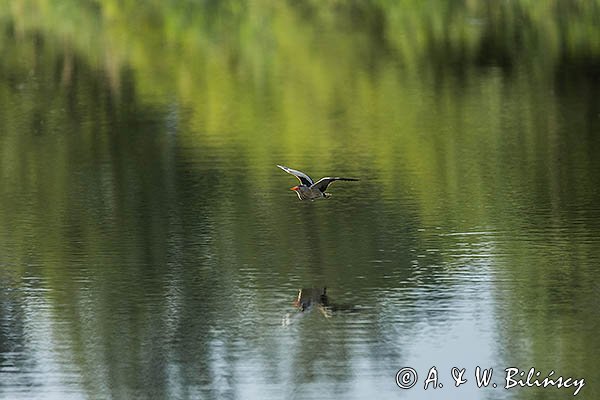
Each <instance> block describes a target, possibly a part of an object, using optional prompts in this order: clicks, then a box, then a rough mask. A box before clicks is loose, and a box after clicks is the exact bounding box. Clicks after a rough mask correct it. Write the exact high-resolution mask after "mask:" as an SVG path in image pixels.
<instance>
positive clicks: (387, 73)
mask: <svg viewBox="0 0 600 400" xmlns="http://www.w3.org/2000/svg"><path fill="white" fill-rule="evenodd" d="M598 8H599V3H598V2H597V1H588V2H563V1H560V2H559V1H552V2H527V1H514V2H503V3H501V4H495V3H490V2H412V1H404V2H400V3H394V4H392V3H391V2H389V3H388V2H383V1H381V2H365V3H356V2H350V3H342V2H326V3H322V2H304V3H302V4H295V3H292V2H288V3H285V2H284V3H275V4H272V3H270V2H261V1H257V2H248V3H246V2H208V3H206V4H204V5H203V6H199V5H195V4H194V3H191V2H147V3H144V6H143V7H141V6H140V3H139V2H113V1H103V2H69V1H61V2H53V1H44V2H42V1H39V2H35V1H31V2H28V1H11V2H3V3H2V7H0V10H2V11H0V21H1V32H2V36H1V38H2V39H1V40H0V46H1V47H0V48H1V51H2V54H3V55H4V56H3V62H2V66H1V67H0V68H1V70H0V71H1V79H2V84H1V85H0V100H1V104H2V106H1V107H0V130H1V132H2V134H1V136H0V147H1V151H2V157H1V160H0V166H1V173H2V182H3V184H2V186H1V188H0V196H1V197H0V202H1V203H0V218H1V219H2V220H1V223H2V225H3V227H4V228H3V230H2V244H1V245H0V246H1V247H0V248H1V249H2V251H1V255H0V256H1V257H2V258H1V259H0V262H1V263H2V266H3V268H2V273H1V274H2V282H3V287H2V289H7V290H6V291H4V290H3V293H8V294H3V296H4V297H3V298H2V306H3V308H2V318H3V321H8V322H3V327H5V326H8V327H9V329H4V328H3V330H2V333H1V335H2V336H0V341H1V345H2V350H3V351H2V354H3V357H5V358H7V360H6V359H5V360H3V361H5V362H11V363H15V364H17V365H18V366H20V368H22V369H31V368H33V367H31V366H30V365H29V364H28V363H35V360H36V357H37V356H36V355H35V354H33V355H27V356H23V357H22V358H19V357H20V356H14V355H10V354H19V352H27V351H32V352H33V350H28V349H31V348H34V349H35V348H36V347H35V345H34V344H35V343H34V342H35V338H33V339H32V338H28V337H27V334H26V333H25V332H24V331H25V330H26V329H25V328H24V326H31V324H32V322H31V321H28V319H27V317H28V316H29V315H30V313H31V310H29V309H28V308H27V307H28V304H38V303H37V302H41V303H40V304H42V305H43V304H46V303H44V301H45V302H47V304H48V307H49V309H50V310H51V313H52V315H54V318H55V319H56V320H57V321H59V322H61V321H65V322H66V324H65V325H66V328H59V327H55V328H54V329H55V330H56V331H58V332H61V333H62V334H67V335H68V337H67V339H56V340H57V341H58V342H59V343H60V344H63V345H64V347H65V348H66V349H67V350H65V351H64V352H62V353H61V357H65V358H67V359H70V360H71V361H74V363H75V366H74V367H73V370H74V371H75V373H76V374H77V373H78V372H80V371H83V372H82V373H81V377H80V378H78V379H79V380H76V383H77V384H79V385H81V386H82V387H83V388H84V390H85V391H86V392H87V393H89V394H90V395H91V396H93V395H94V394H96V393H101V394H106V393H107V392H108V393H111V394H112V395H114V396H115V397H128V396H131V395H133V394H135V393H142V394H146V395H151V394H153V393H158V394H157V395H158V396H163V397H166V396H168V395H170V394H171V395H172V394H173V393H174V392H175V393H179V394H181V395H182V396H183V397H185V396H186V395H187V396H190V397H191V396H193V394H194V392H193V391H194V390H198V391H199V392H200V393H204V394H206V393H205V392H207V393H208V394H207V396H214V397H218V396H219V395H229V396H236V395H239V393H236V390H239V389H236V381H242V382H246V383H247V381H243V379H240V378H239V377H237V376H234V375H233V373H231V372H227V368H222V367H220V365H226V366H228V367H233V366H236V365H238V366H240V367H239V368H240V369H243V368H245V364H243V360H241V356H240V354H243V349H244V348H246V347H248V348H251V349H257V350H256V351H257V352H258V353H261V354H262V355H263V356H260V355H259V356H255V358H256V360H257V361H256V362H257V364H258V366H259V367H257V369H263V370H264V371H266V372H264V375H261V376H260V377H258V378H257V379H265V380H267V381H272V382H274V381H286V379H288V378H287V377H286V376H285V374H284V373H282V372H281V371H280V370H279V367H280V366H281V365H284V364H285V362H286V360H285V359H282V358H281V353H282V352H285V349H284V350H281V349H280V347H283V346H284V345H282V342H281V339H279V338H278V337H277V334H270V333H269V332H271V330H272V329H273V326H272V323H271V322H268V323H266V328H265V326H264V325H262V324H263V323H265V321H271V319H269V318H270V316H269V315H268V314H269V313H274V312H278V311H276V310H279V307H281V304H288V303H289V302H291V298H288V297H287V296H289V294H290V293H291V294H292V295H293V293H294V289H295V288H296V287H297V286H299V285H305V284H310V285H314V286H318V285H320V284H322V283H323V282H328V283H331V282H333V283H334V285H335V286H336V287H337V288H338V293H337V295H338V297H340V298H341V299H342V300H346V301H350V302H357V303H359V305H361V306H363V308H366V309H368V310H369V311H368V313H367V314H368V315H367V316H361V317H360V321H362V322H364V326H363V325H360V326H359V327H357V326H353V325H350V326H347V325H344V324H341V323H340V325H341V326H339V327H337V328H336V326H335V325H334V327H333V328H332V327H330V328H328V329H329V330H327V332H328V333H330V334H331V335H325V338H324V339H323V340H321V341H318V342H315V341H314V340H312V339H311V338H312V337H313V336H312V335H313V334H314V333H312V332H310V328H311V327H313V326H314V324H316V322H314V321H313V322H312V324H313V325H311V323H307V324H304V325H301V327H300V328H298V329H299V330H306V331H307V332H301V333H300V334H299V335H298V336H299V339H298V342H299V343H300V344H299V345H298V348H299V349H298V348H296V347H293V348H292V349H291V350H289V351H290V352H291V353H293V354H294V359H293V370H294V371H298V373H299V375H300V378H299V382H301V383H306V382H312V381H314V380H316V379H317V378H316V377H315V368H316V367H318V366H319V365H321V369H318V368H317V370H318V371H320V372H322V371H323V370H327V371H328V372H329V373H330V376H329V381H332V382H347V381H348V380H351V379H355V378H357V377H356V376H353V375H352V372H348V371H346V372H344V370H343V367H344V366H346V365H345V364H344V363H346V364H349V363H350V362H351V360H353V353H352V351H353V349H354V348H353V345H352V343H353V341H363V342H366V343H369V344H368V345H367V346H372V347H370V348H371V349H372V350H374V351H373V358H374V359H375V360H376V361H381V362H382V364H384V365H385V366H386V368H387V370H388V371H394V369H395V368H397V367H398V366H399V365H398V363H399V360H401V359H402V358H403V357H405V355H404V354H403V352H402V351H403V349H402V348H398V347H393V346H391V347H390V345H389V343H393V340H394V339H395V338H394V335H398V333H399V332H400V333H403V334H406V335H407V336H410V335H416V334H418V328H416V327H414V326H412V325H410V326H409V327H406V326H405V325H403V324H401V323H398V322H394V318H398V315H396V314H395V313H392V312H386V311H385V310H383V308H384V307H383V306H382V305H381V303H379V299H374V298H373V297H374V296H373V294H372V293H379V294H380V295H381V296H382V297H384V298H385V296H387V295H389V298H394V297H393V296H392V295H396V296H398V297H401V296H399V295H398V293H397V291H398V290H399V288H402V289H403V290H410V289H412V290H414V291H416V293H417V294H416V295H413V297H411V296H410V295H408V300H407V302H408V303H412V305H413V306H414V304H418V302H419V300H422V298H423V297H425V298H427V296H428V293H427V292H426V291H423V292H419V290H424V289H421V288H422V287H432V288H436V290H437V291H438V292H436V293H439V296H440V298H442V300H447V301H450V300H452V299H455V298H456V296H457V294H456V293H455V292H456V291H457V290H458V289H460V288H461V285H460V283H464V281H468V280H469V279H473V278H474V277H476V276H477V275H478V274H477V271H480V270H475V271H474V272H473V271H471V272H469V270H468V268H467V271H465V270H464V269H465V267H470V266H481V269H482V270H485V271H488V272H489V273H490V275H491V277H490V278H489V279H490V280H492V281H493V282H494V285H493V286H492V287H493V289H492V296H493V297H494V301H493V305H494V307H493V308H494V310H495V314H494V316H495V321H494V322H495V324H497V330H498V332H499V334H498V335H499V342H500V345H499V346H498V347H499V348H500V350H499V353H500V354H498V356H497V359H498V360H501V361H498V362H499V363H500V362H505V363H506V364H507V365H506V366H508V364H513V363H514V364H519V366H521V367H522V368H527V367H528V366H529V363H535V364H536V366H537V367H538V368H545V369H550V368H556V369H557V370H559V369H560V371H561V372H562V373H565V374H573V375H578V376H584V377H585V378H586V379H588V381H589V386H587V387H586V388H585V389H584V390H585V391H586V392H587V395H589V396H590V397H594V394H597V393H598V391H597V390H598V389H597V388H595V386H597V384H598V382H599V381H600V380H599V379H598V373H597V372H596V371H595V370H594V369H593V368H595V367H596V360H597V359H598V354H599V351H600V350H599V348H598V342H597V340H596V339H595V337H596V332H597V331H598V328H599V326H598V325H599V324H600V317H599V315H598V311H597V309H596V305H595V303H596V299H597V298H598V293H599V289H598V284H597V283H596V282H597V279H598V272H597V265H598V261H599V258H600V257H599V254H598V248H599V246H598V237H599V234H598V233H599V227H598V220H599V219H598V216H599V209H598V204H599V201H598V200H599V199H598V197H599V196H598V191H597V189H596V188H597V187H599V185H598V184H599V182H598V179H599V176H600V174H599V172H600V165H599V161H598V158H597V156H596V155H597V154H599V151H598V150H599V142H598V135H597V132H598V131H599V126H598V121H599V117H598V115H599V112H600V107H599V105H598V98H600V96H599V93H598V92H599V90H598V88H599V84H598V68H599V67H598V66H599V65H600V64H599V62H600V61H599V57H600V39H599V38H600V32H599V29H600V28H599V27H600V24H598V20H599V15H600V14H599V10H598ZM275 163H284V164H287V165H290V166H292V167H297V168H304V166H310V170H309V169H307V172H309V173H311V174H315V176H316V175H318V174H319V173H321V174H327V173H338V171H339V172H343V173H345V174H347V175H351V176H352V175H357V176H364V177H372V181H368V180H363V181H364V182H363V183H362V186H361V188H363V190H364V192H363V193H359V194H358V195H355V196H353V192H352V190H351V189H350V188H349V187H344V186H342V185H339V186H336V187H335V191H334V193H335V195H336V197H334V201H335V202H329V203H323V204H319V206H318V207H312V206H311V205H306V204H296V203H294V202H287V200H288V197H285V195H288V196H290V197H293V194H291V193H284V192H285V188H286V186H285V185H288V184H290V182H289V177H287V176H283V175H284V174H281V175H278V174H279V173H280V171H277V170H276V168H274V164H275ZM248 177H249V178H250V179H248ZM251 185H254V186H251ZM353 197H354V198H353ZM349 199H351V201H349ZM307 216H310V217H311V218H312V219H311V220H310V221H308V222H307V220H306V217H307ZM313 221H315V222H313ZM469 232H471V233H473V232H474V233H475V234H474V235H462V234H464V233H469ZM487 260H490V261H487ZM373 264H374V265H375V267H373V268H371V269H368V268H370V267H366V266H367V265H369V266H371V265H373ZM490 265H491V267H490ZM486 268H487V269H486ZM461 274H464V275H461ZM461 276H462V278H461ZM356 277H361V279H362V278H364V279H363V280H361V281H360V282H357V279H356ZM30 278H31V279H30ZM40 288H41V289H46V290H49V292H43V294H41V295H39V294H35V291H33V292H31V293H30V292H29V290H30V289H40ZM335 289H336V288H333V289H332V293H333V294H334V295H335V294H336V293H335ZM350 291H351V292H353V294H352V295H350V294H348V293H347V292H350ZM12 293H15V294H14V295H13V294H12ZM32 293H34V294H32ZM402 293H404V292H402ZM467 294H474V293H470V292H467ZM459 295H460V294H459ZM387 301H388V302H389V303H392V304H394V305H395V304H397V303H394V302H393V300H390V299H388V300H387ZM467 302H468V301H465V303H467ZM383 303H385V301H384V302H383ZM405 305H406V304H405ZM408 305H410V304H408ZM414 307H415V308H416V309H414V310H412V311H410V312H407V314H409V315H408V316H407V318H411V317H414V319H415V320H416V321H420V322H422V321H423V320H425V321H430V322H431V321H433V322H432V323H434V324H435V323H440V324H443V323H444V322H445V321H446V319H444V318H445V317H444V316H445V314H443V313H439V314H435V312H434V310H431V309H425V310H422V309H421V310H419V308H418V306H414ZM43 308H44V307H43V306H40V309H43ZM391 308H393V307H391ZM15 310H16V311H15ZM438 311H439V310H438ZM432 314H434V316H433V317H432V316H431V315H432ZM34 315H38V316H39V315H42V316H43V315H45V314H43V312H40V314H34ZM435 315H437V317H436V316H435ZM436 318H438V319H436ZM447 318H448V319H451V318H450V317H447ZM38 319H39V320H42V319H43V318H41V317H38ZM309 321H310V320H309ZM27 324H30V325H27ZM34 326H36V325H34ZM42 328H43V327H40V329H42ZM389 331H392V332H393V333H389ZM337 335H339V336H337ZM357 337H358V338H359V339H356V338H357ZM366 338H375V339H372V341H373V342H380V343H386V344H387V345H388V346H387V347H384V346H383V345H379V344H370V342H369V341H368V340H367V339H366ZM32 343H33V344H32ZM285 344H289V343H288V342H285ZM5 349H7V350H5ZM386 351H387V352H388V353H387V354H386V353H385V352H386ZM63 353H64V354H63ZM321 353H327V354H329V353H333V354H341V355H342V356H341V358H340V361H339V363H340V365H337V367H339V368H338V370H337V372H336V373H334V372H331V371H332V370H333V368H332V369H325V368H323V366H322V364H323V360H322V359H320V357H319V354H321ZM7 354H8V355H7ZM390 354H392V355H393V356H391V355H390ZM330 355H331V354H330ZM250 356H252V355H250ZM11 357H16V359H11ZM251 358H252V357H251ZM31 360H33V361H31ZM272 360H275V361H274V362H272V363H271V362H270V361H272ZM63 362H65V361H64V360H63ZM19 363H21V364H19ZM320 363H321V364H320ZM331 363H332V364H333V365H330V364H327V363H325V364H326V365H325V366H329V367H336V365H335V362H333V361H332V362H331ZM164 365H167V366H169V368H171V369H170V370H169V369H164V368H161V366H164ZM246 372H247V371H246ZM288 381H293V380H292V379H288ZM149 382H152V383H153V384H148V383H149ZM213 382H217V384H215V386H212V384H213ZM26 383H28V384H31V382H26ZM594 384H596V385H594ZM299 386H301V385H299ZM193 388H197V389H193ZM186 390H189V391H191V393H186V392H185V391H186ZM546 393H547V392H545V391H543V392H539V393H538V392H536V391H528V392H518V395H519V396H523V398H531V396H532V395H533V396H537V397H535V398H547V397H544V396H548V395H547V394H546ZM560 393H561V394H562V392H560ZM276 395H277V394H274V395H273V396H274V397H275V396H276Z"/></svg>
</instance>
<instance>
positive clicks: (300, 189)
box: [278, 165, 358, 200]
mask: <svg viewBox="0 0 600 400" xmlns="http://www.w3.org/2000/svg"><path fill="white" fill-rule="evenodd" d="M278 167H279V168H281V169H282V170H284V171H285V172H287V173H288V174H292V175H294V176H295V177H296V178H298V180H299V181H300V184H299V185H298V186H294V187H293V188H290V190H293V191H294V192H296V194H297V195H298V198H299V199H300V200H316V199H326V198H327V197H329V196H331V195H330V194H329V193H325V190H326V189H327V186H329V185H330V184H331V182H334V181H357V180H358V179H356V178H341V177H339V176H336V177H330V176H328V177H325V178H321V179H319V180H318V181H317V182H313V180H312V179H310V176H308V175H306V174H305V173H304V172H301V171H296V170H295V169H291V168H288V167H284V166H283V165H278Z"/></svg>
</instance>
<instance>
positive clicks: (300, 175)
mask: <svg viewBox="0 0 600 400" xmlns="http://www.w3.org/2000/svg"><path fill="white" fill-rule="evenodd" d="M277 166H278V167H279V168H281V169H282V170H284V171H285V172H287V173H288V174H292V175H294V176H295V177H296V178H298V180H299V181H300V183H301V184H303V185H306V186H312V184H313V180H312V179H310V176H308V175H306V174H305V173H304V172H301V171H296V170H295V169H291V168H288V167H284V166H283V165H277Z"/></svg>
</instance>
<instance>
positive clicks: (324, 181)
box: [313, 176, 359, 193]
mask: <svg viewBox="0 0 600 400" xmlns="http://www.w3.org/2000/svg"><path fill="white" fill-rule="evenodd" d="M358 180H359V179H356V178H342V177H339V176H336V177H330V176H328V177H325V178H321V179H319V180H318V181H317V183H315V184H314V185H313V187H316V188H317V189H319V190H320V191H321V192H322V193H325V190H326V189H327V186H329V185H330V184H331V182H334V181H358Z"/></svg>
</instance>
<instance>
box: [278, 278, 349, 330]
mask: <svg viewBox="0 0 600 400" xmlns="http://www.w3.org/2000/svg"><path fill="white" fill-rule="evenodd" d="M292 304H293V305H294V307H296V309H297V310H298V311H299V313H297V314H296V315H290V314H289V313H288V314H286V315H285V317H284V318H283V321H282V325H289V324H290V323H292V318H294V317H299V316H300V315H302V313H304V312H307V311H310V310H313V309H316V310H318V311H319V313H321V314H322V315H323V316H324V317H325V318H331V317H333V316H334V315H335V314H337V313H339V312H356V311H357V309H356V307H355V306H353V305H348V304H337V303H332V302H331V301H330V299H329V296H328V295H327V288H325V287H323V288H302V289H298V296H296V299H295V300H294V301H293V303H292Z"/></svg>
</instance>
